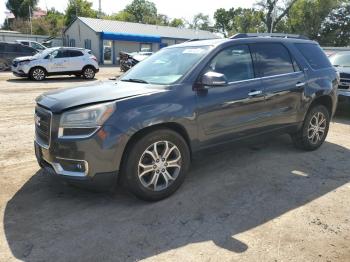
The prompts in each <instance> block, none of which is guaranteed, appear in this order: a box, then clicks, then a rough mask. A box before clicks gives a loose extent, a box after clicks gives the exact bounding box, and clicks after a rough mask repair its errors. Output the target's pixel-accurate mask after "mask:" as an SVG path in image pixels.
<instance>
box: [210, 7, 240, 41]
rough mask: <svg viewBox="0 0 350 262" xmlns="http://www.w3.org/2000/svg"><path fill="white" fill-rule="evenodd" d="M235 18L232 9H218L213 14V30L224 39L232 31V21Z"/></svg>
mask: <svg viewBox="0 0 350 262" xmlns="http://www.w3.org/2000/svg"><path fill="white" fill-rule="evenodd" d="M234 16H235V10H234V8H231V9H229V10H226V9H225V8H219V9H217V10H216V11H215V13H214V20H215V25H214V28H215V29H216V30H217V31H218V32H219V33H222V34H223V35H224V36H225V37H227V36H228V33H229V32H230V31H232V27H233V19H234Z"/></svg>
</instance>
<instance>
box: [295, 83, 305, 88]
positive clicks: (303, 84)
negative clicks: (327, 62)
mask: <svg viewBox="0 0 350 262" xmlns="http://www.w3.org/2000/svg"><path fill="white" fill-rule="evenodd" d="M295 86H296V87H303V86H305V82H299V83H296V85H295Z"/></svg>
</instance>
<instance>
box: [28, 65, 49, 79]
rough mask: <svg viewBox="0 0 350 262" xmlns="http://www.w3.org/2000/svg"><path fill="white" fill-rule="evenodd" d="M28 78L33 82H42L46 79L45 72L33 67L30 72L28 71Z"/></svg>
mask: <svg viewBox="0 0 350 262" xmlns="http://www.w3.org/2000/svg"><path fill="white" fill-rule="evenodd" d="M29 77H30V79H32V80H35V81H42V80H44V79H45V77H46V72H45V70H44V69H43V68H41V67H34V68H33V69H32V70H30V72H29Z"/></svg>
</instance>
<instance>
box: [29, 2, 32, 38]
mask: <svg viewBox="0 0 350 262" xmlns="http://www.w3.org/2000/svg"><path fill="white" fill-rule="evenodd" d="M28 11H29V23H30V34H31V35H32V34H33V23H32V12H31V6H30V5H29V6H28Z"/></svg>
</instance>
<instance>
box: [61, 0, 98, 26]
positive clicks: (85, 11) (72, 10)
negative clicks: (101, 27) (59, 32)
mask: <svg viewBox="0 0 350 262" xmlns="http://www.w3.org/2000/svg"><path fill="white" fill-rule="evenodd" d="M97 14H98V12H97V11H96V10H94V9H92V3H91V2H89V1H86V0H69V2H68V6H67V9H66V13H65V25H66V26H68V25H69V24H70V23H71V22H72V21H73V20H74V19H75V18H76V17H77V16H83V17H93V18H97Z"/></svg>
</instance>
